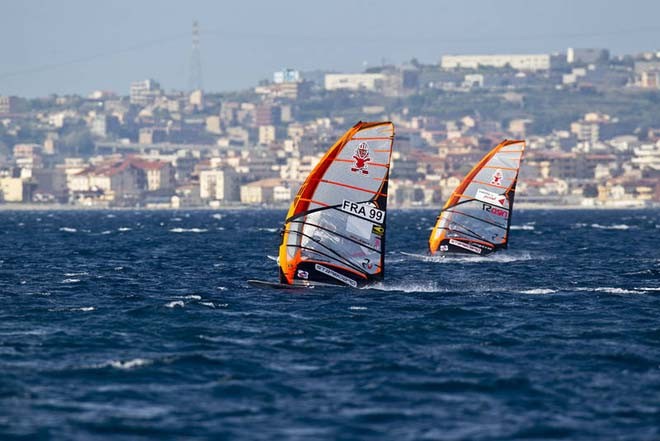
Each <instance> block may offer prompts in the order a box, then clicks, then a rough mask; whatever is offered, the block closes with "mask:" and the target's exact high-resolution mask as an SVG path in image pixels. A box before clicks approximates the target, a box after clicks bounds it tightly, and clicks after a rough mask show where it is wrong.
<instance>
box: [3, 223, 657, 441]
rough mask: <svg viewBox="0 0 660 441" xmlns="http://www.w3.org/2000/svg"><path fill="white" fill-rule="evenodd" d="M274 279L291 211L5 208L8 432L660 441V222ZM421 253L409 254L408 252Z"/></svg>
mask: <svg viewBox="0 0 660 441" xmlns="http://www.w3.org/2000/svg"><path fill="white" fill-rule="evenodd" d="M435 214H436V213H435V212H432V211H408V212H402V211H391V212H390V215H389V219H388V222H389V225H388V226H389V229H388V243H387V246H388V258H387V264H388V267H387V270H386V271H387V281H386V282H385V283H384V284H382V285H379V286H376V287H374V288H372V289H364V290H350V289H319V290H310V291H309V292H305V293H304V294H292V293H286V292H278V291H272V290H259V289H254V288H249V287H248V286H247V285H246V284H245V280H246V279H248V278H262V279H274V278H275V276H276V269H275V264H274V262H273V261H272V260H271V259H269V258H268V255H271V256H272V255H274V254H275V253H276V248H277V244H278V241H279V237H278V234H277V228H278V227H279V226H280V223H281V220H282V218H283V216H284V213H283V212H282V211H270V212H264V211H231V212H222V213H214V212H208V211H202V212H112V213H110V212H84V213H72V212H52V213H48V212H0V244H1V247H0V438H2V439H8V438H24V439H48V438H58V439H84V440H87V439H103V438H109V437H113V439H122V438H123V439H140V438H143V437H157V438H159V439H161V438H162V439H182V438H185V439H209V438H210V439H249V440H260V439H313V440H317V439H345V440H353V439H395V440H417V439H445V440H491V439H492V440H495V439H570V440H592V439H593V440H603V439H635V440H655V439H658V438H660V399H659V397H660V239H659V236H660V212H659V211H629V212H621V211H607V212H596V211H582V212H570V211H565V212H562V211H527V212H525V211H519V212H517V213H515V214H514V231H513V232H512V241H511V249H510V250H509V251H505V252H503V253H501V254H497V255H494V256H493V258H487V259H486V258H473V259H467V258H454V259H434V258H427V257H425V256H424V250H425V245H426V240H427V237H428V234H429V233H430V230H429V228H430V226H431V224H432V222H433V220H434V218H435ZM402 252H405V253H407V254H402Z"/></svg>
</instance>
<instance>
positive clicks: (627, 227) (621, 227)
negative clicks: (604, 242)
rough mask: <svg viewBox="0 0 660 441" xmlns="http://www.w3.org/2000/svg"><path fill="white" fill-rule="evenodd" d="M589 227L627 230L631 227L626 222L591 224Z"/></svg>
mask: <svg viewBox="0 0 660 441" xmlns="http://www.w3.org/2000/svg"><path fill="white" fill-rule="evenodd" d="M591 228H597V229H599V230H629V229H630V228H632V227H631V226H630V225H628V224H614V225H600V224H591Z"/></svg>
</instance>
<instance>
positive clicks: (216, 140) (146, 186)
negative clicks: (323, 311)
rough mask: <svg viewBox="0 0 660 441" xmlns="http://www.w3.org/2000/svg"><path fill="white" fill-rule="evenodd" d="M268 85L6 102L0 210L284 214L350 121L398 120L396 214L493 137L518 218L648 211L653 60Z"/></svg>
mask: <svg viewBox="0 0 660 441" xmlns="http://www.w3.org/2000/svg"><path fill="white" fill-rule="evenodd" d="M264 76H265V77H268V78H267V79H265V80H263V81H261V82H259V84H255V85H254V87H252V88H250V89H248V90H241V91H236V92H225V93H214V92H209V91H206V90H204V88H203V87H202V85H201V81H200V80H197V81H195V79H194V78H193V81H192V83H194V84H192V85H191V87H190V88H189V90H187V91H177V90H168V86H167V84H160V83H159V81H158V79H157V78H156V79H136V80H135V81H134V82H132V83H131V84H127V85H126V89H125V90H123V91H106V90H96V91H91V92H90V93H89V94H88V95H87V96H77V95H64V96H58V95H51V96H46V97H40V98H27V97H19V96H11V95H7V94H5V95H2V96H0V207H21V206H26V205H29V206H31V207H32V206H35V205H37V206H39V207H72V208H115V207H117V208H119V207H140V208H156V209H158V208H184V207H186V208H188V207H200V208H202V207H209V208H221V207H240V206H266V207H270V206H273V207H284V206H286V205H287V204H289V203H290V201H291V200H292V198H293V197H294V196H295V194H296V192H297V190H298V188H299V186H300V184H301V182H302V181H303V180H304V179H305V177H306V176H307V175H308V174H309V172H310V171H311V170H312V168H313V167H314V166H315V165H316V164H317V163H318V161H319V160H320V159H321V157H322V156H323V154H324V153H325V151H326V150H327V149H328V148H329V147H330V146H331V145H332V144H333V143H334V142H335V141H336V139H337V138H338V137H339V136H341V134H342V133H344V132H345V131H346V130H347V129H348V128H350V127H351V126H353V125H354V124H355V123H357V122H358V121H360V120H361V121H386V120H389V121H392V122H394V124H395V127H396V138H395V144H394V154H393V160H392V169H391V179H390V182H389V201H390V205H391V206H393V207H398V208H408V207H429V206H440V205H442V204H443V202H444V201H445V200H446V198H447V197H448V196H449V195H450V194H451V192H452V191H453V190H454V188H455V187H456V186H457V184H458V183H459V182H460V180H461V179H462V177H463V176H464V175H465V174H466V173H467V172H468V171H469V170H470V169H471V168H472V167H473V166H474V164H475V163H476V162H477V161H478V160H479V159H480V158H481V157H482V156H483V155H484V153H485V152H487V151H488V150H490V149H491V148H492V147H494V146H495V145H497V144H498V143H499V142H501V141H502V140H504V139H524V140H525V141H526V142H527V149H526V153H525V158H524V162H523V167H522V169H521V172H520V182H519V184H518V187H517V190H516V201H517V203H519V204H521V205H523V206H530V207H534V206H541V207H552V206H556V207H587V208H588V207H591V208H598V207H604V208H634V207H647V206H654V205H658V204H660V118H658V115H660V52H645V53H637V54H629V55H617V56H613V55H611V54H610V52H609V51H608V50H607V49H603V48H584V49H579V48H567V49H566V50H565V51H563V52H561V53H552V54H542V53H539V54H500V55H443V56H439V59H438V61H437V63H436V64H423V63H420V62H419V61H418V60H416V59H411V60H409V61H408V62H406V63H402V64H398V65H395V64H387V63H385V62H384V63H383V64H382V65H379V66H364V69H363V71H362V72H357V73H343V72H329V71H300V70H297V69H295V68H283V69H282V70H280V71H277V72H272V73H265V74H264ZM0 94H2V90H1V89H0Z"/></svg>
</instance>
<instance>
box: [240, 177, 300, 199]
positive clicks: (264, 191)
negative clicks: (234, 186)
mask: <svg viewBox="0 0 660 441" xmlns="http://www.w3.org/2000/svg"><path fill="white" fill-rule="evenodd" d="M290 201H291V187H290V186H289V185H288V184H287V183H286V182H285V181H282V180H281V179H262V180H260V181H255V182H250V183H249V184H246V185H242V186H241V202H242V203H244V204H278V203H287V202H290Z"/></svg>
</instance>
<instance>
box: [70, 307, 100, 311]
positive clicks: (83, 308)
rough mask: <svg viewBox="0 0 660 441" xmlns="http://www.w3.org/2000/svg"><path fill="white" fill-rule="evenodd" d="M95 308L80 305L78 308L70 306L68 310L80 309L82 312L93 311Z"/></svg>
mask: <svg viewBox="0 0 660 441" xmlns="http://www.w3.org/2000/svg"><path fill="white" fill-rule="evenodd" d="M95 310H96V308H95V307H93V306H81V307H80V308H71V309H70V310H69V311H82V312H90V311H95Z"/></svg>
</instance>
